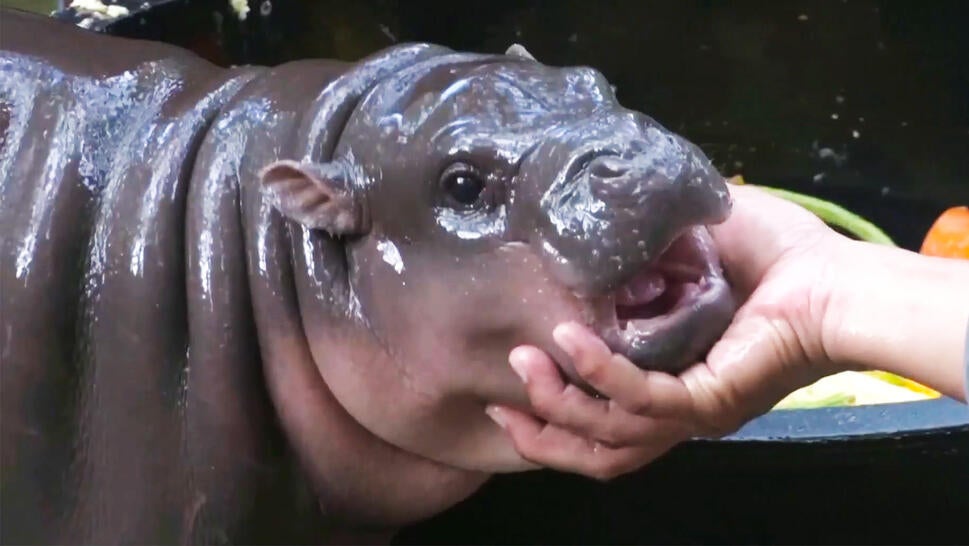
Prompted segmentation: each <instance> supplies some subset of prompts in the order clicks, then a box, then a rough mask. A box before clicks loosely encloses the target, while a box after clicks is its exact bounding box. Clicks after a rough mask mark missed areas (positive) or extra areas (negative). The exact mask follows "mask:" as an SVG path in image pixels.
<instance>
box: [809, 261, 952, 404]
mask: <svg viewBox="0 0 969 546" xmlns="http://www.w3.org/2000/svg"><path fill="white" fill-rule="evenodd" d="M847 250H848V251H849V252H851V253H852V254H853V256H854V259H853V260H852V263H856V264H859V267H856V268H853V269H851V270H849V271H844V272H842V273H843V276H844V277H845V278H844V280H843V281H840V280H839V282H838V283H837V287H836V288H835V291H836V293H835V294H833V295H832V297H831V299H830V302H829V308H828V311H827V313H826V316H825V324H824V339H825V341H824V343H825V346H826V348H827V350H828V352H829V356H830V357H831V358H832V359H833V360H835V361H836V362H839V363H844V364H848V365H851V366H856V367H861V368H866V369H880V370H885V371H888V372H892V373H895V374H898V375H902V376H905V377H908V378H911V379H914V380H916V381H919V382H921V383H924V384H926V385H929V386H931V387H933V388H935V389H936V390H939V391H940V392H942V393H944V394H946V395H948V396H951V397H953V398H956V399H959V400H965V397H966V386H965V382H966V377H965V374H966V370H965V352H966V336H967V325H969V261H961V260H952V259H942V258H927V257H924V256H920V255H918V254H915V253H912V252H908V251H904V250H900V249H895V248H889V247H882V246H877V245H871V244H864V243H856V242H852V243H849V244H848V247H847ZM862 264H864V265H862Z"/></svg>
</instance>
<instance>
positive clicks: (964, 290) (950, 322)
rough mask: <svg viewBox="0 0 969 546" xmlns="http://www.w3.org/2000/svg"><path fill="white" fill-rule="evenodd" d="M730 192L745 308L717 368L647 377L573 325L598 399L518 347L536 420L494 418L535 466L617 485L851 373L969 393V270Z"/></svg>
mask: <svg viewBox="0 0 969 546" xmlns="http://www.w3.org/2000/svg"><path fill="white" fill-rule="evenodd" d="M730 191H731V194H732V197H733V201H734V208H733V212H732V214H731V216H730V218H729V219H728V220H727V221H726V222H725V223H723V224H721V225H719V226H715V227H713V228H712V232H713V236H714V239H715V241H716V243H717V245H718V248H719V249H720V253H721V259H722V261H723V265H724V268H725V270H726V271H727V274H728V277H729V279H730V281H731V283H732V285H733V287H734V292H735V295H736V297H737V299H738V301H740V302H742V305H741V307H740V308H739V309H738V312H737V314H736V316H735V317H734V320H733V322H732V323H731V325H730V326H729V327H728V329H727V331H726V332H725V333H724V335H723V336H722V337H721V339H720V340H719V341H718V342H717V343H716V344H715V345H714V347H713V348H712V349H711V350H710V352H709V354H708V355H707V359H706V361H705V362H700V363H697V364H696V365H694V366H693V367H691V368H689V369H688V370H686V371H685V372H683V373H682V374H680V375H679V376H674V375H669V374H665V373H661V372H646V371H643V370H640V369H639V368H637V367H635V366H634V365H633V364H632V363H631V362H629V361H628V360H627V359H626V358H624V357H623V356H621V355H617V354H613V353H611V352H610V351H609V350H608V348H607V347H606V345H605V344H604V343H603V342H602V341H601V340H600V339H599V338H598V337H597V336H595V335H594V334H593V333H592V332H591V331H589V330H587V329H586V328H585V327H583V326H580V325H578V324H574V323H569V324H563V325H560V326H558V327H557V328H556V330H555V332H554V337H555V340H556V342H557V343H558V344H559V345H560V346H561V347H562V349H563V350H564V351H565V352H567V353H568V354H569V355H570V356H571V357H572V358H573V360H574V362H575V366H576V371H577V372H578V373H579V374H580V375H581V376H582V377H583V378H584V379H585V381H587V382H588V383H589V384H590V385H591V386H592V387H593V388H595V389H596V390H597V391H598V392H599V393H601V394H602V395H603V397H604V398H594V397H592V396H589V395H588V394H586V393H585V392H583V391H582V390H580V389H579V388H576V387H574V386H572V385H569V384H566V383H565V382H564V381H563V379H562V376H561V374H560V373H559V371H558V368H557V367H556V365H555V363H554V362H553V361H552V360H551V358H550V357H549V356H548V355H547V354H546V353H545V352H544V351H541V350H539V349H537V348H535V347H531V346H521V347H517V348H515V349H514V350H513V351H512V352H511V354H510V356H509V362H510V363H511V366H512V368H514V369H515V371H516V372H517V373H518V375H519V376H520V377H522V379H523V381H524V382H525V385H526V389H527V391H528V394H529V399H530V401H531V404H532V406H533V408H532V412H523V411H519V410H516V409H513V408H509V407H500V406H491V407H489V408H487V412H488V414H489V415H490V416H491V418H492V419H494V420H495V421H496V422H497V423H498V424H499V425H501V426H502V427H504V428H505V430H506V431H507V433H508V434H510V436H511V438H512V441H513V442H514V444H515V447H516V449H517V451H518V452H519V454H520V455H521V456H522V458H523V459H525V460H527V461H529V462H531V463H533V464H534V465H536V466H541V467H547V468H554V469H558V470H562V471H566V472H574V473H578V474H582V475H586V476H590V477H593V478H597V479H603V480H605V479H611V478H613V477H615V476H618V475H621V474H624V473H627V472H631V471H633V470H636V469H638V468H640V467H642V466H644V465H646V464H648V463H649V462H651V461H653V460H654V459H656V458H657V457H659V456H661V455H663V454H664V453H666V452H667V451H669V450H670V449H671V448H672V447H674V446H675V445H676V444H678V443H680V442H682V441H684V440H686V439H689V438H692V437H720V436H723V435H726V434H729V433H732V432H734V431H736V430H737V429H738V428H739V427H740V426H742V425H743V424H744V423H746V422H747V421H749V420H750V419H753V418H754V417H757V416H758V415H761V414H763V413H765V412H767V411H769V410H770V409H771V408H772V407H773V406H774V404H776V403H777V402H778V401H780V400H781V399H782V398H783V397H784V396H786V395H787V394H788V393H790V392H792V391H793V390H795V389H797V388H799V387H802V386H805V385H808V384H810V383H812V382H814V381H815V380H817V379H819V378H821V377H823V376H825V375H829V374H832V373H836V372H839V371H844V370H864V369H880V370H885V371H889V372H893V373H897V374H899V375H903V376H906V377H909V378H912V379H914V380H916V381H920V382H922V383H924V384H927V385H929V386H931V387H933V388H935V389H937V390H939V391H941V392H942V393H943V394H945V395H948V396H950V397H953V398H955V399H957V400H964V399H965V394H964V393H965V390H964V385H963V382H964V379H963V377H964V376H963V362H964V360H963V352H964V350H965V336H966V332H967V324H969V262H967V261H961V260H952V259H942V258H928V257H924V256H919V255H918V254H915V253H912V252H908V251H905V250H901V249H895V248H889V247H879V246H876V245H872V244H867V243H861V242H857V241H852V240H850V239H848V238H846V237H843V236H841V235H839V234H838V233H836V232H835V231H833V230H831V229H830V228H828V227H827V226H826V225H825V224H824V223H823V222H821V221H820V220H819V219H817V218H816V217H815V216H814V215H813V214H811V213H809V212H808V211H806V210H804V209H802V208H800V207H798V206H797V205H794V204H791V203H788V202H786V201H783V200H781V199H779V198H775V197H773V196H770V195H768V194H766V193H764V192H762V191H760V190H757V189H755V188H751V187H743V186H731V187H730Z"/></svg>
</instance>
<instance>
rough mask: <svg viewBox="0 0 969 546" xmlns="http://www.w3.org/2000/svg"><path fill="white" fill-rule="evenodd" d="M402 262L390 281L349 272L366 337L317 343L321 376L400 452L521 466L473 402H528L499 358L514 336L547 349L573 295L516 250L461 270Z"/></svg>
mask: <svg viewBox="0 0 969 546" xmlns="http://www.w3.org/2000/svg"><path fill="white" fill-rule="evenodd" d="M469 260H472V259H471V258H469ZM407 263H408V268H409V269H408V272H410V273H411V274H409V275H407V276H406V277H403V276H401V278H399V279H396V281H395V282H391V281H392V280H394V278H393V277H388V278H385V279H383V280H382V281H381V279H380V278H381V276H382V275H383V274H384V273H383V272H382V271H381V270H380V269H375V270H373V271H369V272H367V275H362V276H361V278H366V279H368V282H366V283H361V286H360V287H359V288H360V292H361V294H360V295H361V299H362V301H363V302H364V303H363V304H362V305H363V307H364V309H365V312H366V315H367V318H368V321H369V323H370V327H371V332H369V333H368V334H367V335H370V336H372V338H371V339H370V340H369V341H366V342H365V343H367V344H369V345H370V346H371V347H373V348H374V350H372V351H371V352H370V353H369V354H368V356H366V357H364V356H363V355H364V353H361V352H360V351H359V350H358V352H357V354H356V355H349V354H347V355H344V356H342V357H338V356H337V355H335V354H334V351H333V350H332V349H331V350H329V351H328V350H327V349H326V348H325V347H322V346H321V347H320V349H319V350H318V351H314V352H315V353H318V354H319V357H318V358H320V359H321V360H322V362H321V363H320V371H321V373H322V374H323V376H324V379H325V380H326V382H327V384H328V385H329V387H330V389H331V390H332V392H333V393H334V395H335V396H336V397H337V399H338V400H339V401H340V402H341V404H342V405H343V406H344V407H345V408H346V409H347V411H348V412H349V413H350V414H351V415H352V416H353V417H354V418H355V419H356V420H357V421H358V422H360V423H361V424H362V425H363V426H364V427H366V428H367V429H368V430H370V431H371V432H373V433H374V434H376V435H377V436H379V437H380V438H382V439H384V440H385V441H387V442H390V443H391V444H394V445H396V446H398V447H400V448H402V449H404V450H406V451H409V452H412V453H416V454H419V455H421V456H424V457H427V458H429V459H432V460H435V461H438V462H442V463H445V464H448V465H452V466H456V467H460V468H466V469H472V470H483V471H489V472H505V471H513V470H518V469H520V468H522V466H521V460H520V458H519V456H518V455H517V454H516V453H515V451H514V449H513V447H512V445H511V443H510V442H509V440H508V437H507V435H506V434H505V433H504V432H503V431H501V430H500V429H499V428H498V427H497V426H496V425H495V424H494V423H493V422H492V421H491V420H490V419H488V418H487V416H486V414H485V413H484V409H485V407H486V406H487V405H488V404H490V403H501V404H506V405H511V406H516V407H521V408H526V409H527V408H528V398H527V396H526V393H525V389H524V386H523V385H522V383H521V380H520V379H519V378H518V377H517V376H516V375H515V374H514V372H513V371H512V370H511V367H510V366H509V365H508V355H509V353H510V351H511V350H512V349H513V348H514V347H516V346H518V345H521V344H530V345H536V346H538V347H540V348H542V349H544V350H548V351H550V352H553V353H554V352H556V351H557V349H556V348H555V345H554V342H553V340H552V336H551V332H552V330H553V329H554V327H555V325H556V324H559V323H560V322H562V321H565V320H580V319H581V309H580V307H579V304H578V301H577V300H576V299H575V298H574V297H573V296H572V295H571V293H569V292H568V291H565V290H563V289H562V288H561V287H560V286H559V285H557V284H556V283H555V282H554V281H553V280H552V279H551V278H550V276H549V275H546V274H545V272H544V270H543V268H542V265H541V260H540V259H539V258H537V257H536V256H535V255H534V254H532V253H531V252H528V251H527V250H526V249H524V248H519V249H512V250H503V251H496V252H494V253H488V254H482V255H480V256H477V257H475V258H473V261H469V262H468V263H467V264H465V265H463V266H461V267H455V265H454V263H453V262H452V263H451V264H450V266H449V267H445V264H444V263H442V262H439V261H432V260H429V261H426V262H423V263H418V262H417V261H416V260H410V261H408V262H407ZM374 283H375V284H374ZM378 287H379V290H378ZM361 343H364V342H363V341H361V342H355V343H354V345H356V346H358V347H360V346H361ZM553 356H556V355H554V354H553Z"/></svg>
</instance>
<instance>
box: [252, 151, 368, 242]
mask: <svg viewBox="0 0 969 546" xmlns="http://www.w3.org/2000/svg"><path fill="white" fill-rule="evenodd" d="M351 176H352V175H351V171H350V168H349V166H348V165H347V164H346V163H345V162H343V161H339V160H337V161H331V162H329V163H322V164H320V163H299V162H297V161H291V160H288V159H286V160H281V161H276V162H275V163H271V164H270V165H268V166H267V167H266V168H264V169H263V170H262V171H261V172H260V173H259V178H260V179H261V182H262V185H263V187H264V188H265V189H266V191H267V192H269V195H270V197H271V199H272V202H273V205H275V207H276V209H278V210H279V212H281V213H283V215H284V216H286V217H288V218H291V219H293V220H296V221H297V222H299V223H301V224H303V225H304V226H307V227H310V228H314V229H322V230H324V231H327V232H329V233H330V234H331V235H334V236H341V235H360V234H362V233H365V232H366V231H367V229H369V226H367V225H366V218H365V216H366V215H365V214H364V213H363V207H362V204H361V203H359V199H358V198H357V196H356V195H354V192H353V191H352V180H351Z"/></svg>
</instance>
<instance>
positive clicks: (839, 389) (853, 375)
mask: <svg viewBox="0 0 969 546" xmlns="http://www.w3.org/2000/svg"><path fill="white" fill-rule="evenodd" d="M881 373H883V374H884V373H885V372H881ZM888 375H891V374H888ZM896 377H897V376H896ZM893 383H894V380H893V381H891V382H889V381H885V380H883V379H881V378H880V376H876V375H870V374H868V373H865V372H841V373H837V374H833V375H829V376H827V377H823V378H821V379H819V380H818V381H816V382H814V383H812V384H811V385H808V386H807V387H803V388H800V389H798V390H796V391H794V392H792V393H790V394H789V395H787V396H786V397H785V398H784V399H783V400H781V401H780V402H778V403H777V404H776V405H775V406H774V409H778V410H789V409H811V408H822V407H834V406H869V405H874V404H895V403H898V402H914V401H918V400H929V399H932V398H938V395H937V394H936V395H931V394H926V393H924V392H919V391H916V390H912V389H909V388H905V387H902V386H896V385H894V384H893ZM933 392H934V391H933Z"/></svg>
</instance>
